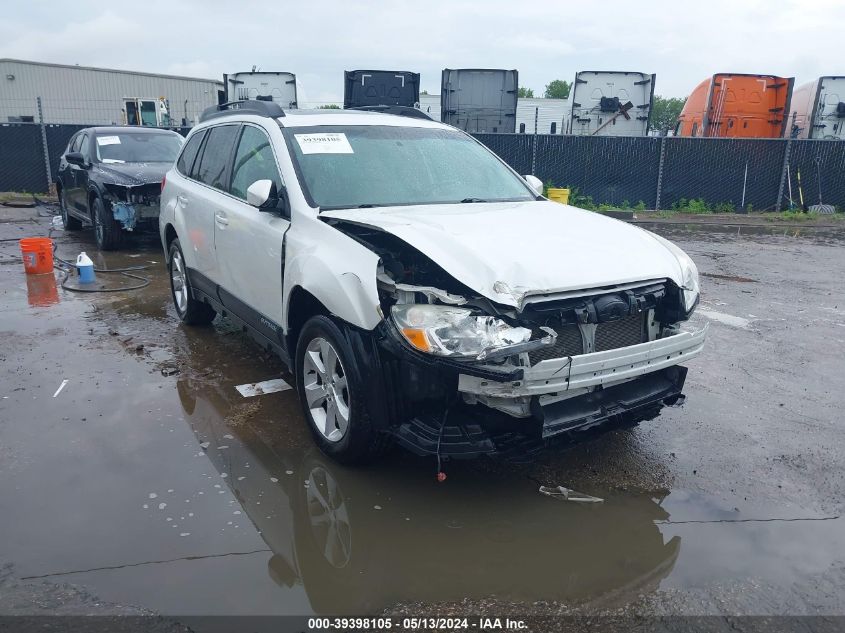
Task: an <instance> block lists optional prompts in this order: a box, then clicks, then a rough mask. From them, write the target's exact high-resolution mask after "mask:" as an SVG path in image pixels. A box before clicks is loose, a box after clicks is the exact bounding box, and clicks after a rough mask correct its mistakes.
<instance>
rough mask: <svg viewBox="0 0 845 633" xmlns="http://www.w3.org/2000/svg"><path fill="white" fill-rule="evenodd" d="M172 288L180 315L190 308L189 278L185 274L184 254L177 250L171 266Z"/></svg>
mask: <svg viewBox="0 0 845 633" xmlns="http://www.w3.org/2000/svg"><path fill="white" fill-rule="evenodd" d="M170 286H171V288H173V300H174V302H175V303H176V309H177V310H178V311H179V314H184V313H185V310H187V308H188V277H187V275H186V274H185V262H184V261H183V260H182V253H180V252H179V251H178V250H176V251H175V252H174V253H173V257H172V260H171V264H170Z"/></svg>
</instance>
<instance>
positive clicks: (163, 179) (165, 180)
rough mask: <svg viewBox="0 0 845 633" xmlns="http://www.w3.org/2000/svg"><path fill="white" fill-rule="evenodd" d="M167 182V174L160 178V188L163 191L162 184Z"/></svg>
mask: <svg viewBox="0 0 845 633" xmlns="http://www.w3.org/2000/svg"><path fill="white" fill-rule="evenodd" d="M166 184H167V174H165V175H164V178H162V179H161V190H162V191H164V185H166Z"/></svg>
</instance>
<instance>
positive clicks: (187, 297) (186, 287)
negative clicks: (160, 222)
mask: <svg viewBox="0 0 845 633" xmlns="http://www.w3.org/2000/svg"><path fill="white" fill-rule="evenodd" d="M168 259H169V263H168V265H167V271H168V272H169V273H170V296H171V297H173V306H174V307H175V308H176V314H177V315H178V316H179V320H181V321H182V323H185V324H186V325H208V324H209V323H211V322H212V321H213V320H214V317H215V316H217V313H216V312H215V311H214V308H212V307H211V306H210V305H208V304H207V303H205V302H204V301H197V300H196V299H194V291H193V288H191V282H190V280H189V279H188V268H187V266H186V265H185V256H184V255H183V254H182V245H181V244H179V239H178V238H177V239H175V240H173V241H172V242H170V250H169V256H168Z"/></svg>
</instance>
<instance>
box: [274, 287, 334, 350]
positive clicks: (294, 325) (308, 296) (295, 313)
mask: <svg viewBox="0 0 845 633" xmlns="http://www.w3.org/2000/svg"><path fill="white" fill-rule="evenodd" d="M317 315H323V316H327V317H331V316H332V313H331V311H330V310H329V309H328V308H327V307H326V306H325V304H324V303H323V302H322V301H320V300H319V299H318V298H317V297H315V296H314V295H313V294H312V293H310V292H309V291H308V290H306V289H305V288H303V287H302V286H296V287H295V288H293V290H291V293H290V298H289V299H288V309H287V329H286V331H285V341H286V343H287V347H288V353H289V354H290V357H291V359H293V358H295V356H296V344H297V341H298V340H299V334H300V333H301V332H302V328H303V326H304V325H305V324H306V323H307V322H308V320H309V319H310V318H311V317H314V316H317Z"/></svg>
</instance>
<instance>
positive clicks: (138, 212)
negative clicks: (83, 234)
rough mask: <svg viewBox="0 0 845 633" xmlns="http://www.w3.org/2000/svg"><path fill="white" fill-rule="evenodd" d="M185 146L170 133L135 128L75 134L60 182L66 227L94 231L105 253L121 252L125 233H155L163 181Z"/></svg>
mask: <svg viewBox="0 0 845 633" xmlns="http://www.w3.org/2000/svg"><path fill="white" fill-rule="evenodd" d="M182 142H183V139H182V137H181V136H180V135H179V134H177V133H176V132H172V131H170V130H160V129H148V128H138V127H131V126H122V127H91V128H85V129H84V130H80V131H79V132H77V133H76V134H74V135H73V137H72V138H71V139H70V142H69V143H68V146H67V149H66V150H65V153H64V154H63V155H62V158H61V160H60V162H59V171H58V174H57V179H56V193H57V194H58V196H59V202H60V204H61V208H62V222H63V224H64V227H65V228H66V229H67V230H70V231H73V230H77V229H80V228H82V226H83V225H86V226H88V225H93V226H94V228H95V229H96V235H97V245H98V246H99V247H100V248H101V249H103V250H115V249H118V248H120V246H121V244H122V243H123V238H124V236H125V232H126V231H135V230H137V229H140V228H144V227H151V228H155V227H157V225H158V213H159V196H160V194H161V181H162V179H163V178H164V174H165V173H167V170H168V169H170V167H171V166H172V165H173V161H174V160H175V159H176V156H177V154H178V153H179V150H180V148H181V147H182Z"/></svg>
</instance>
